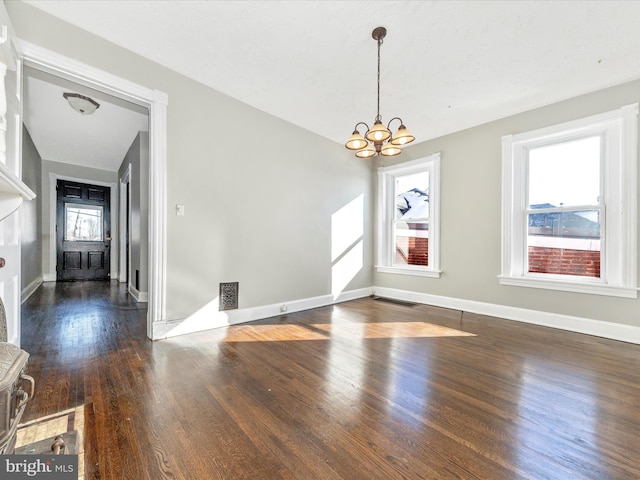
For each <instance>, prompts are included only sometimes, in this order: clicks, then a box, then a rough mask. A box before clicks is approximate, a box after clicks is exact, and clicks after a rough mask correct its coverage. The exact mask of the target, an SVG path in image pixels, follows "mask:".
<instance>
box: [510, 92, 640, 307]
mask: <svg viewBox="0 0 640 480" xmlns="http://www.w3.org/2000/svg"><path fill="white" fill-rule="evenodd" d="M637 117H638V104H633V105H628V106H625V107H622V108H620V109H617V110H614V111H611V112H607V113H603V114H600V115H595V116H592V117H588V118H584V119H580V120H577V121H573V122H568V123H564V124H560V125H555V126H552V127H548V128H543V129H540V130H535V131H532V132H526V133H522V134H518V135H507V136H505V137H503V138H502V174H503V176H502V179H503V185H502V189H503V191H502V202H503V203H502V273H501V275H500V277H499V278H500V283H501V284H503V285H514V286H525V287H534V288H547V289H553V290H565V291H573V292H582V293H593V294H600V295H612V296H619V297H629V298H637V267H636V261H637V227H636V225H637V218H636V211H637V194H636V188H637V173H636V172H637V166H636V162H637V150H638V146H637V134H638V130H637V129H638V127H637Z"/></svg>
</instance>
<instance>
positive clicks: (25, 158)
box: [20, 127, 42, 290]
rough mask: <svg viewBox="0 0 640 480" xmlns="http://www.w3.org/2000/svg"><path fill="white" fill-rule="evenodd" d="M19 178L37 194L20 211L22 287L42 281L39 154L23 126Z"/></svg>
mask: <svg viewBox="0 0 640 480" xmlns="http://www.w3.org/2000/svg"><path fill="white" fill-rule="evenodd" d="M22 181H23V182H24V183H26V184H27V185H28V186H29V188H30V189H31V190H33V191H34V192H35V194H36V198H35V199H33V200H30V201H28V202H24V203H23V204H22V207H21V208H20V215H21V221H22V224H21V241H22V248H21V258H22V260H21V275H22V278H21V285H20V288H21V289H22V290H24V288H25V287H26V286H28V285H29V284H31V283H32V282H36V281H42V224H41V222H40V218H41V216H42V203H41V196H42V158H40V154H39V153H38V150H37V149H36V147H35V145H34V144H33V140H31V135H29V132H28V131H27V129H26V128H24V127H22Z"/></svg>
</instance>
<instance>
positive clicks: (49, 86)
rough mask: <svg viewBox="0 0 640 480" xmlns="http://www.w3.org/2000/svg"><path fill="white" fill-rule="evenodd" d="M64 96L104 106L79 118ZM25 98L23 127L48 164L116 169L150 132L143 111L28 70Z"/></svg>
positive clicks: (88, 89)
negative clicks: (77, 96)
mask: <svg viewBox="0 0 640 480" xmlns="http://www.w3.org/2000/svg"><path fill="white" fill-rule="evenodd" d="M64 92H72V93H80V94H82V95H85V96H88V97H90V98H92V99H94V100H95V101H97V102H98V103H99V104H100V107H99V108H98V109H97V110H96V111H95V113H93V114H91V115H81V114H80V113H78V112H76V111H75V110H73V109H72V108H71V107H70V106H69V103H68V102H67V101H66V100H65V99H64V97H63V96H62V94H63V93H64ZM24 97H25V102H24V109H23V113H24V123H25V125H26V127H27V130H28V131H29V134H30V135H31V138H32V140H33V143H34V144H35V145H36V148H37V149H38V153H39V154H40V156H41V157H42V158H43V159H45V160H52V161H56V162H63V163H71V164H73V165H83V166H87V167H92V168H99V169H101V170H109V171H117V170H118V167H119V166H120V164H121V163H122V160H123V159H124V157H125V155H126V153H127V150H128V149H129V147H130V146H131V143H132V142H133V140H134V139H135V137H136V135H137V134H138V132H140V131H145V132H146V131H149V117H148V112H147V111H146V110H145V109H143V108H142V107H139V106H137V105H133V104H130V103H128V102H125V101H123V100H120V99H118V98H115V97H112V96H110V95H106V94H104V93H102V92H98V91H95V90H92V89H90V88H87V87H84V86H81V85H78V84H76V83H73V82H70V81H67V80H64V79H61V78H59V77H55V76H53V75H49V74H47V73H44V72H41V71H38V70H34V69H33V68H29V67H25V71H24Z"/></svg>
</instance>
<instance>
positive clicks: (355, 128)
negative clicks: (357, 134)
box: [353, 122, 369, 132]
mask: <svg viewBox="0 0 640 480" xmlns="http://www.w3.org/2000/svg"><path fill="white" fill-rule="evenodd" d="M358 125H364V126H365V127H367V132H368V131H369V125H367V124H366V123H364V122H358V123H356V126H355V127H353V130H354V131H357V130H358Z"/></svg>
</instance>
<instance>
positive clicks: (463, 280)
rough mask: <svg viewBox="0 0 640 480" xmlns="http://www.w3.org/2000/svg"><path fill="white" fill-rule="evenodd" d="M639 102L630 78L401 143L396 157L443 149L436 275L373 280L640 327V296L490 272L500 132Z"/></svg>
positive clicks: (496, 255) (496, 259)
mask: <svg viewBox="0 0 640 480" xmlns="http://www.w3.org/2000/svg"><path fill="white" fill-rule="evenodd" d="M639 100H640V81H636V82H631V83H627V84H624V85H620V86H616V87H612V88H609V89H606V90H601V91H598V92H594V93H590V94H588V95H583V96H579V97H576V98H573V99H570V100H567V101H564V102H561V103H557V104H554V105H549V106H546V107H543V108H539V109H536V110H533V111H529V112H526V113H522V114H520V115H515V116H512V117H508V118H505V119H502V120H498V121H495V122H492V123H488V124H485V125H481V126H478V127H475V128H471V129H468V130H464V131H461V132H457V133H454V134H451V135H447V136H444V137H441V138H437V139H435V140H431V141H428V142H423V143H420V144H418V145H415V146H410V147H408V148H407V149H406V150H405V153H404V154H403V157H404V158H403V159H402V161H406V160H411V159H416V158H420V157H422V156H426V155H429V154H431V153H434V152H442V182H441V197H442V204H441V242H442V247H441V252H442V256H441V260H442V261H441V267H442V270H443V274H442V277H441V278H440V279H430V278H417V277H409V276H403V275H389V274H382V273H376V274H375V275H374V282H375V284H376V285H378V286H382V287H389V288H397V289H403V290H409V291H414V292H421V293H429V294H433V295H442V296H447V297H454V298H462V299H467V300H475V301H480V302H487V303H493V304H499V305H506V306H513V307H521V308H527V309H532V310H538V311H544V312H550V313H558V314H564V315H572V316H578V317H583V318H591V319H597V320H604V321H608V322H617V323H621V324H628V325H635V326H640V314H639V312H640V301H639V300H636V299H626V298H615V297H607V296H593V295H588V294H581V293H564V292H558V291H551V290H540V289H534V288H524V287H512V286H501V285H499V284H498V278H497V277H498V275H499V274H500V260H501V257H500V242H501V234H500V218H501V210H500V209H501V204H500V202H501V161H502V158H501V155H502V152H501V137H502V136H503V135H508V134H517V133H521V132H526V131H529V130H534V129H537V128H542V127H546V126H550V125H555V124H558V123H562V122H567V121H570V120H575V119H578V118H583V117H587V116H589V115H594V114H598V113H602V112H607V111H610V110H613V109H616V108H619V107H621V106H623V105H628V104H631V103H635V102H638V101H639ZM391 163H393V162H390V161H388V162H386V163H385V165H389V164H391ZM639 211H640V209H639Z"/></svg>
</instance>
